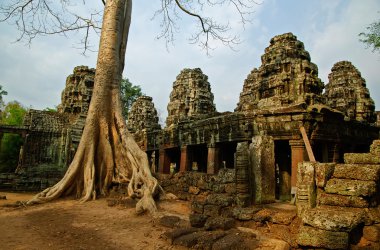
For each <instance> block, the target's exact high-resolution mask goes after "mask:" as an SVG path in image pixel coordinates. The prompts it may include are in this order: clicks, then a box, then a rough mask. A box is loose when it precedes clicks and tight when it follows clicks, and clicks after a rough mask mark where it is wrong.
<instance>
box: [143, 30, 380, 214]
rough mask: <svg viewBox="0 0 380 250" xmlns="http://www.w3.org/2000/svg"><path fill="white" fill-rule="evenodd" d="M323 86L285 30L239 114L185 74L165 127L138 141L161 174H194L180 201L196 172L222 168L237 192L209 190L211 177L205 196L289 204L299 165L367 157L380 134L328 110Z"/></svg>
mask: <svg viewBox="0 0 380 250" xmlns="http://www.w3.org/2000/svg"><path fill="white" fill-rule="evenodd" d="M323 88H324V84H323V83H322V82H321V80H320V79H319V77H318V67H317V66H316V65H315V64H314V63H312V60H311V58H310V55H309V53H308V52H307V51H306V49H305V47H304V45H303V43H302V42H300V41H298V40H297V37H296V36H294V35H293V34H291V33H286V34H283V35H279V36H276V37H274V38H273V39H271V41H270V44H269V46H268V47H267V48H266V49H265V53H264V54H263V56H262V65H261V66H260V67H258V68H257V69H253V70H252V72H251V73H250V74H249V75H248V77H247V79H246V80H245V82H244V86H243V91H242V92H241V95H240V100H239V103H238V105H237V108H236V110H235V112H233V113H218V112H216V111H215V108H214V105H213V100H212V99H213V98H212V97H213V95H212V93H211V91H210V84H209V83H208V82H207V76H205V75H204V74H203V73H202V71H201V70H200V69H194V70H189V69H185V70H183V71H182V72H181V73H180V74H179V75H178V77H177V79H176V81H175V82H174V84H173V90H172V92H171V94H170V103H169V104H168V113H169V116H168V118H167V123H166V127H165V128H164V129H163V130H155V131H153V130H152V131H150V132H147V133H146V134H145V135H144V136H142V137H141V136H136V137H135V138H136V140H137V141H139V142H138V143H139V144H140V145H142V148H143V149H144V150H145V151H146V152H147V154H148V156H149V157H151V155H154V157H153V158H154V162H155V164H156V165H155V166H156V167H157V168H156V170H157V172H159V173H163V174H169V173H176V172H180V173H185V172H186V173H187V172H190V173H189V174H186V175H179V176H183V178H185V179H186V180H187V181H189V183H187V184H186V185H185V184H184V186H180V187H179V190H177V191H178V193H180V196H183V197H189V195H190V197H192V195H193V194H189V195H185V194H183V190H184V189H189V190H190V187H191V186H192V184H191V183H193V182H192V180H193V178H192V177H190V176H191V173H193V172H197V173H203V174H205V175H207V174H208V175H211V176H212V175H215V174H218V173H219V171H221V170H223V173H229V174H234V177H233V178H234V179H235V181H236V182H235V183H236V186H235V189H233V190H234V191H231V190H232V189H230V188H228V189H229V190H230V191H231V192H228V193H227V194H225V192H226V191H225V188H226V187H221V186H224V184H223V183H222V184H220V183H219V184H217V185H218V186H215V187H212V184H211V183H210V184H209V185H211V186H208V184H207V185H206V184H205V183H207V182H208V181H206V180H208V178H209V177H204V178H205V181H204V182H202V183H200V184H199V186H197V188H198V189H199V190H200V192H202V190H204V191H205V192H208V191H207V190H219V191H220V192H221V193H223V195H232V196H234V198H233V199H234V200H235V202H237V203H239V204H243V205H247V204H251V203H256V204H258V203H268V202H274V201H275V200H278V199H280V200H290V199H291V198H292V197H293V198H294V194H295V193H296V190H297V187H296V184H297V178H296V177H297V166H298V163H300V162H303V161H309V160H311V161H318V162H342V161H343V155H344V153H347V152H358V153H360V152H366V151H368V150H369V145H370V144H371V143H372V141H373V140H374V139H377V138H378V137H379V127H376V126H374V125H373V124H368V123H367V122H362V121H360V122H358V121H350V120H347V119H344V115H343V114H342V112H340V111H339V110H336V109H334V107H330V106H328V105H326V104H325V103H326V100H325V98H329V97H327V96H323V95H322V90H323ZM332 91H333V92H334V90H332ZM362 93H364V92H362ZM358 102H360V103H362V101H361V100H358ZM360 103H358V104H357V105H359V106H360V105H361V104H360ZM137 135H138V133H137ZM246 144H247V145H246ZM239 145H240V146H239ZM241 145H245V146H241ZM238 146H239V147H238ZM237 148H238V149H239V150H240V151H239V150H238V149H237ZM247 159H249V160H247ZM151 161H152V162H153V159H152V160H151ZM246 175H248V176H246ZM196 178H199V176H198V177H196ZM210 178H211V177H210ZM173 180H174V182H177V181H179V180H178V179H177V177H176V178H174V179H173ZM186 180H185V182H186ZM193 181H194V182H198V181H195V180H193ZM165 183H166V184H167V185H168V186H171V187H175V185H174V183H172V184H170V180H166V179H165ZM166 184H165V185H166ZM225 184H226V183H225ZM220 185H221V186H220ZM228 185H230V184H228ZM223 190H224V191H223ZM219 191H218V192H219ZM197 193H198V191H197ZM236 195H237V196H236ZM235 196H236V197H240V198H239V199H238V200H236V199H235ZM198 205H199V204H198ZM203 205H204V204H203ZM203 205H202V204H200V205H199V206H203ZM214 205H215V204H214ZM215 209H217V208H215ZM217 210H218V211H219V209H217Z"/></svg>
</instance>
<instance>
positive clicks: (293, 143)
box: [289, 139, 308, 193]
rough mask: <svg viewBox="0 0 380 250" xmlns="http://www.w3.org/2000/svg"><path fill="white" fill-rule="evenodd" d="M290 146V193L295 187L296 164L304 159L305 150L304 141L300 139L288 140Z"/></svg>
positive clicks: (305, 156)
mask: <svg viewBox="0 0 380 250" xmlns="http://www.w3.org/2000/svg"><path fill="white" fill-rule="evenodd" d="M289 144H290V148H291V151H292V158H291V160H292V176H291V185H292V193H294V192H293V189H295V188H296V187H297V168H298V167H297V166H298V163H299V162H303V161H306V160H307V159H308V158H307V152H306V147H305V144H304V142H303V141H302V140H301V139H300V140H290V141H289Z"/></svg>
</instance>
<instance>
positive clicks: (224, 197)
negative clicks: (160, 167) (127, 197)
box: [158, 169, 236, 215]
mask: <svg viewBox="0 0 380 250" xmlns="http://www.w3.org/2000/svg"><path fill="white" fill-rule="evenodd" d="M158 178H159V180H160V185H161V186H162V187H163V188H164V189H165V191H166V192H170V193H173V194H175V195H176V196H177V197H178V198H180V199H181V200H188V201H193V205H192V206H193V207H194V208H195V209H196V210H197V211H199V212H200V213H203V211H204V209H205V205H207V206H206V211H210V213H211V214H214V215H219V213H220V212H221V209H222V207H223V206H222V205H226V206H228V205H231V204H232V201H233V200H234V198H233V197H234V196H235V194H236V188H235V170H234V169H220V170H219V172H218V174H217V175H208V174H206V173H201V172H195V171H194V172H193V171H188V172H179V173H176V174H174V175H158ZM209 193H213V195H214V196H213V198H211V197H210V198H209V200H208V202H206V197H207V196H208V194H209ZM217 204H222V205H217Z"/></svg>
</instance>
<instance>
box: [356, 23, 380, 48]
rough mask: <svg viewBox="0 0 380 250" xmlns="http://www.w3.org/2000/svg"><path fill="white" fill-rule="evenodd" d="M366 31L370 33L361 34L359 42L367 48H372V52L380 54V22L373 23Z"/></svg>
mask: <svg viewBox="0 0 380 250" xmlns="http://www.w3.org/2000/svg"><path fill="white" fill-rule="evenodd" d="M366 29H367V31H368V33H365V32H362V33H360V34H359V36H360V37H361V39H359V40H360V41H361V42H362V43H364V44H366V45H367V47H372V51H379V52H380V20H378V21H377V22H373V23H371V24H370V25H369V26H368V27H367V28H366Z"/></svg>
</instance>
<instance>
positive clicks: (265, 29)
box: [0, 0, 380, 122]
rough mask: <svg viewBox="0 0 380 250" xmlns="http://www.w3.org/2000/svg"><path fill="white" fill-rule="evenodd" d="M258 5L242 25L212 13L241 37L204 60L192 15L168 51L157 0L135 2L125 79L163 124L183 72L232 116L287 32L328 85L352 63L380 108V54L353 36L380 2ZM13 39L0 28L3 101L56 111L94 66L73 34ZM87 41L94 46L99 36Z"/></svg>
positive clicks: (293, 0) (223, 12)
mask: <svg viewBox="0 0 380 250" xmlns="http://www.w3.org/2000/svg"><path fill="white" fill-rule="evenodd" d="M5 1H8V0H5ZM89 2H92V3H93V2H94V1H89ZM98 2H99V3H97V4H98V5H94V6H90V7H91V8H96V7H101V5H100V4H101V1H100V0H99V1H98ZM260 3H261V4H259V5H257V6H255V7H254V13H253V14H252V15H251V17H250V18H251V22H250V23H247V24H246V25H245V26H244V27H242V25H241V23H239V22H238V21H237V16H236V15H234V12H233V9H232V8H225V9H213V10H210V12H209V13H210V14H212V15H213V17H214V18H215V19H216V20H225V19H228V20H230V24H231V27H232V31H234V32H235V34H237V35H239V36H240V39H241V43H240V44H238V45H237V46H235V47H234V50H231V49H230V48H228V47H225V46H223V45H217V44H215V46H216V47H215V49H214V50H212V51H211V54H210V55H207V54H206V52H205V51H204V50H202V49H200V47H199V46H198V45H195V44H191V43H189V37H190V36H191V31H192V30H194V23H195V22H194V20H193V19H192V18H190V17H187V16H184V17H183V18H182V19H181V22H180V23H179V25H180V30H179V32H178V33H176V34H175V40H174V43H173V45H169V46H168V47H167V46H166V43H165V40H162V39H157V37H158V36H159V34H160V32H161V27H160V19H159V18H155V19H153V20H152V18H153V16H154V13H155V11H156V10H157V9H158V8H159V7H160V1H159V0H154V2H153V0H139V1H135V2H134V6H133V11H132V24H131V29H130V34H129V41H128V47H127V54H126V65H125V70H124V73H123V76H124V77H126V78H128V79H129V80H130V81H131V82H132V83H133V84H135V85H140V86H141V89H142V92H143V93H144V94H146V95H148V96H151V97H152V98H153V102H154V104H155V107H156V109H157V111H158V113H159V114H160V119H161V122H162V121H164V119H165V117H166V115H167V104H168V102H169V96H170V92H171V90H172V86H173V82H174V81H175V79H176V76H177V75H178V74H179V73H180V71H181V70H182V69H184V68H201V69H202V71H203V73H204V74H206V75H207V76H208V79H209V82H210V84H211V91H212V92H213V94H214V102H215V104H216V108H217V110H218V111H219V112H224V111H233V110H234V109H235V108H236V104H237V103H238V101H239V94H240V92H241V91H242V88H243V82H244V79H245V78H246V77H247V75H248V74H249V73H250V71H251V70H252V69H253V68H258V67H260V65H261V56H262V55H263V53H264V50H265V48H266V47H268V46H269V41H270V39H271V38H272V37H274V36H276V35H279V34H283V33H287V32H292V33H293V34H294V35H296V36H297V38H298V40H300V41H302V42H303V43H304V44H305V49H306V50H307V51H308V52H309V53H310V56H311V61H312V62H313V63H315V64H316V65H317V66H318V68H319V77H320V78H321V79H322V81H323V82H324V83H325V84H327V83H328V74H329V73H330V71H331V68H332V66H333V65H334V64H335V63H336V62H338V61H342V60H348V61H351V62H352V63H353V65H355V66H356V67H357V68H358V69H359V71H360V72H361V74H362V77H363V78H364V79H365V80H366V84H367V87H368V88H369V90H370V95H371V97H372V99H373V100H374V101H375V104H376V110H380V77H379V76H380V53H378V52H372V51H371V49H367V48H366V46H365V45H364V44H362V43H361V42H360V41H359V37H358V34H359V33H360V32H363V31H365V28H366V27H367V26H368V25H369V24H370V23H372V22H374V21H376V20H378V19H379V17H380V1H378V0H361V1H358V0H329V1H322V0H319V1H318V0H308V1H305V0H288V1H281V0H262V1H261V2H260ZM17 36H18V31H17V29H16V27H15V26H12V25H9V24H8V23H0V85H2V86H3V89H4V90H6V91H7V92H8V95H7V96H5V97H4V100H5V101H6V102H9V101H13V100H17V101H19V102H21V103H22V104H23V105H25V106H27V107H31V108H34V109H44V108H46V107H51V108H52V107H55V106H57V105H58V104H59V103H60V98H61V92H62V90H63V89H64V87H65V81H66V77H67V76H68V75H69V74H71V73H72V71H73V69H74V67H75V66H79V65H87V66H89V67H95V65H96V56H97V54H96V52H90V53H88V54H87V56H83V55H82V54H81V52H82V51H81V50H79V49H77V48H76V47H78V46H77V43H78V39H80V38H78V36H79V35H78V34H73V36H69V37H63V36H45V37H40V38H36V39H35V40H33V42H32V44H31V45H26V44H25V43H22V42H21V43H15V42H14V41H15V40H16V39H17ZM91 42H92V44H93V45H94V48H97V46H98V37H94V39H93V40H92V41H91ZM213 45H214V44H213Z"/></svg>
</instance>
